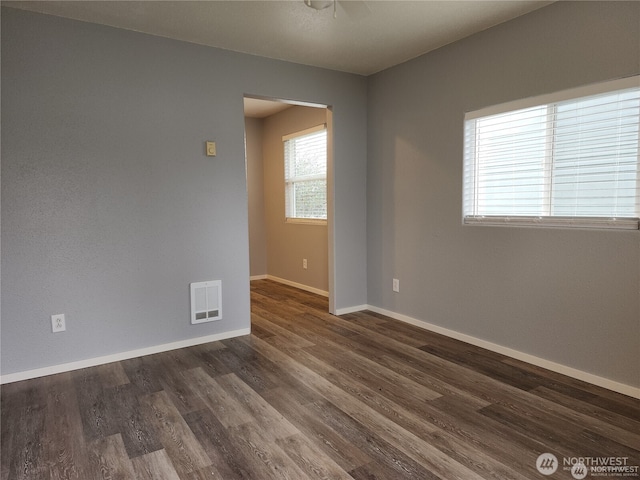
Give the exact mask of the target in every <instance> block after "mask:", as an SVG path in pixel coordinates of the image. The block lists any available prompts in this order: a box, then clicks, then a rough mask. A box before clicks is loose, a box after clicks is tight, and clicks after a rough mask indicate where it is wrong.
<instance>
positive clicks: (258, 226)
mask: <svg viewBox="0 0 640 480" xmlns="http://www.w3.org/2000/svg"><path fill="white" fill-rule="evenodd" d="M263 123H264V122H263V120H262V119H261V118H248V117H247V118H245V120H244V126H245V142H246V149H247V196H248V203H249V271H250V274H251V276H252V277H254V276H261V275H266V274H267V223H266V219H265V214H264V200H265V198H264V161H263V155H262V132H263Z"/></svg>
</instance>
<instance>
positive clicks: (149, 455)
mask: <svg viewBox="0 0 640 480" xmlns="http://www.w3.org/2000/svg"><path fill="white" fill-rule="evenodd" d="M327 309H328V308H327V301H326V299H324V298H322V297H318V296H316V295H313V294H310V293H306V292H303V291H300V290H296V289H294V288H291V287H288V286H284V285H280V284H277V283H273V282H270V281H266V280H261V281H256V282H252V311H253V324H252V331H253V333H252V334H251V335H250V336H246V337H240V338H235V339H231V340H225V341H222V342H215V343H210V344H206V345H201V346H197V347H192V348H186V349H182V350H175V351H172V352H167V353H162V354H158V355H151V356H147V357H142V358H136V359H132V360H127V361H123V362H117V363H112V364H109V365H104V366H99V367H94V368H87V369H84V370H79V371H75V372H70V373H65V374H60V375H55V376H51V377H46V378H42V379H34V380H29V381H24V382H17V383H13V384H8V385H5V386H3V387H2V448H1V451H2V461H1V464H2V476H1V478H2V480H9V479H10V480H19V479H71V478H75V479H80V480H86V479H144V480H147V479H149V480H152V479H153V480H158V479H182V480H187V479H189V480H191V479H214V478H218V479H224V480H233V479H241V478H243V479H256V480H262V479H278V480H280V479H293V480H300V479H306V478H313V479H350V478H354V479H390V480H398V479H405V478H412V479H436V478H440V479H444V480H450V479H463V480H470V479H538V480H539V479H541V478H572V477H571V475H570V473H569V472H567V471H562V469H560V470H559V471H558V472H556V473H555V474H554V475H553V476H552V477H545V476H542V475H541V474H540V473H539V472H538V471H537V469H536V459H537V457H538V456H539V455H540V454H541V453H545V452H550V453H554V454H555V455H556V456H557V457H558V458H559V459H562V458H563V457H576V456H580V457H587V456H595V457H602V456H616V457H617V456H623V457H629V459H628V463H629V464H631V465H639V464H640V451H639V450H640V401H638V400H636V399H632V398H630V397H626V396H624V395H620V394H616V393H613V392H610V391H607V390H604V389H601V388H597V387H594V386H591V385H588V384H586V383H582V382H579V381H577V380H573V379H570V378H567V377H564V376H562V375H559V374H555V373H552V372H548V371H545V370H543V369H540V368H537V367H533V366H531V365H527V364H524V363H521V362H518V361H515V360H513V359H510V358H507V357H503V356H500V355H498V354H495V353H491V352H488V351H485V350H482V349H480V348H476V347H473V346H470V345H467V344H464V343H461V342H458V341H454V340H451V339H448V338H445V337H442V336H439V335H436V334H433V333H429V332H427V331H424V330H421V329H418V328H415V327H412V326H409V325H406V324H403V323H399V322H397V321H395V320H391V319H389V318H386V317H383V316H380V315H377V314H373V313H370V312H362V313H355V314H351V315H345V316H343V317H334V316H331V315H329V314H327V313H326V312H327ZM560 461H561V462H562V460H560Z"/></svg>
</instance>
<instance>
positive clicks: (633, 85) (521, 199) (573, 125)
mask: <svg viewBox="0 0 640 480" xmlns="http://www.w3.org/2000/svg"><path fill="white" fill-rule="evenodd" d="M639 115H640V77H637V76H636V77H632V78H626V79H622V80H615V81H611V82H606V83H603V84H598V85H592V86H589V87H583V88H579V89H573V90H571V91H564V92H559V93H557V94H552V95H545V96H543V97H536V98H531V99H527V100H523V101H518V102H512V103H509V104H504V105H498V106H496V107H489V108H486V109H483V110H479V111H476V112H471V113H468V114H467V115H466V116H465V132H464V134H465V145H464V178H463V210H464V211H463V217H464V218H463V221H464V223H467V224H474V223H479V224H489V225H524V226H533V225H541V226H551V227H554V226H555V227H570V226H575V227H581V228H627V229H638V219H639V217H640V167H639V157H638V132H639V128H638V123H639V122H638V118H639Z"/></svg>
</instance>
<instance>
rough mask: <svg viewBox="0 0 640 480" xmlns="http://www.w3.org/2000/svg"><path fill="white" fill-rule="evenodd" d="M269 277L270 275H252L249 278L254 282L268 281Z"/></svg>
mask: <svg viewBox="0 0 640 480" xmlns="http://www.w3.org/2000/svg"><path fill="white" fill-rule="evenodd" d="M267 277H268V275H251V276H250V277H249V280H251V281H253V280H266V279H267Z"/></svg>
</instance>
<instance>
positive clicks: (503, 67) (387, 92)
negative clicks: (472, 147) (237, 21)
mask: <svg viewBox="0 0 640 480" xmlns="http://www.w3.org/2000/svg"><path fill="white" fill-rule="evenodd" d="M639 72H640V3H638V2H622V3H616V2H575V3H574V2H558V3H556V4H553V5H551V6H549V7H546V8H543V9H540V10H537V11H535V12H533V13H531V14H529V15H526V16H524V17H520V18H518V19H515V20H514V21H511V22H508V23H505V24H502V25H499V26H497V27H494V28H492V29H489V30H487V31H484V32H482V33H479V34H477V35H474V36H472V37H469V38H467V39H465V40H462V41H460V42H457V43H455V44H451V45H449V46H447V47H444V48H442V49H440V50H437V51H435V52H432V53H430V54H428V55H425V56H422V57H420V58H418V59H415V60H413V61H410V62H408V63H405V64H402V65H400V66H398V67H394V68H391V69H389V70H387V71H384V72H382V73H380V74H377V75H375V76H373V77H371V78H370V83H369V102H368V108H369V115H368V119H369V123H368V139H369V140H368V151H369V165H368V177H367V182H368V197H367V198H368V202H367V208H368V210H367V213H368V215H367V221H368V224H367V231H368V236H367V239H368V257H367V266H368V299H369V303H370V304H372V305H375V306H378V307H381V308H385V309H388V310H392V311H395V312H398V313H401V314H405V315H408V316H411V317H414V318H417V319H421V320H425V321H427V322H431V323H433V324H436V325H440V326H442V327H446V328H449V329H452V330H455V331H458V332H462V333H465V334H468V335H472V336H474V337H477V338H480V339H484V340H487V341H490V342H494V343H496V344H499V345H503V346H507V347H510V348H513V349H516V350H519V351H521V352H525V353H528V354H532V355H536V356H538V357H542V358H545V359H547V360H551V361H555V362H558V363H561V364H564V365H567V366H570V367H573V368H577V369H580V370H583V371H586V372H589V373H593V374H596V375H600V376H603V377H606V378H609V379H612V380H615V381H619V382H622V383H626V384H628V385H632V386H636V387H637V386H640V361H639V358H638V339H639V338H640V295H639V292H640V233H639V232H638V231H631V232H622V231H584V230H552V229H524V228H504V227H471V226H467V227H463V226H462V225H461V215H462V214H461V212H462V205H461V204H462V201H461V198H462V191H461V188H462V180H461V179H462V144H463V136H462V133H463V131H462V129H463V116H464V113H465V112H466V111H470V110H475V109H478V108H480V107H484V106H488V105H493V104H498V103H502V102H506V101H510V100H515V99H519V98H524V97H528V96H533V95H539V94H543V93H548V92H554V91H559V90H562V89H566V88H570V87H575V86H579V85H583V84H589V83H593V82H598V81H604V80H607V79H613V78H617V77H622V76H628V75H632V74H638V73H639ZM394 277H395V278H399V279H400V286H401V289H400V293H399V294H394V293H392V291H391V281H392V278H394Z"/></svg>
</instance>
